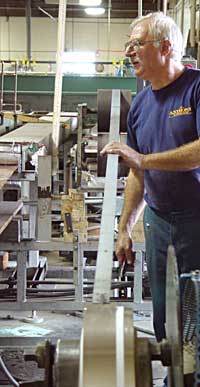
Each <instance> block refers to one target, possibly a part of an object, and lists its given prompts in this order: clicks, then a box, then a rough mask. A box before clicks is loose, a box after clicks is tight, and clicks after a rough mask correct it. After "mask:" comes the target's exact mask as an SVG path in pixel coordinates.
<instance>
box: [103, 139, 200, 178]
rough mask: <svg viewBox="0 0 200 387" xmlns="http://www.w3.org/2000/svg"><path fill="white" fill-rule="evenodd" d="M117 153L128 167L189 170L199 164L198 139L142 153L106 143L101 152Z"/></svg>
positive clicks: (199, 141)
mask: <svg viewBox="0 0 200 387" xmlns="http://www.w3.org/2000/svg"><path fill="white" fill-rule="evenodd" d="M107 153H111V154H118V155H119V156H120V157H121V158H122V159H123V161H124V163H125V164H126V165H128V166H129V167H130V168H139V169H142V170H149V169H154V170H160V171H189V170H191V169H194V168H197V167H199V166H200V139H198V140H195V141H193V142H191V143H188V144H186V145H182V146H180V147H178V148H176V149H172V150H169V151H165V152H159V153H151V154H148V155H144V154H141V153H138V152H136V151H135V150H134V149H132V148H130V147H129V146H128V145H125V144H124V145H123V144H120V143H117V142H113V143H110V144H107V145H106V146H105V147H104V149H103V150H102V152H101V154H102V155H104V154H107Z"/></svg>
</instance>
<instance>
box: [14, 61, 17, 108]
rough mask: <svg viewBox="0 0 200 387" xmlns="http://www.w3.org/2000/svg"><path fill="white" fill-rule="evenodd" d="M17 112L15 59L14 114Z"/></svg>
mask: <svg viewBox="0 0 200 387" xmlns="http://www.w3.org/2000/svg"><path fill="white" fill-rule="evenodd" d="M16 113H17V61H16V62H15V84H14V114H16Z"/></svg>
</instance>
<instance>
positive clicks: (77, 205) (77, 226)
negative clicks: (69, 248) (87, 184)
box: [61, 189, 88, 243]
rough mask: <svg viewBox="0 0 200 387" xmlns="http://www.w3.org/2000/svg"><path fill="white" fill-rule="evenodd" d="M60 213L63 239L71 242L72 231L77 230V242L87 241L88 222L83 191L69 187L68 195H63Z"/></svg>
mask: <svg viewBox="0 0 200 387" xmlns="http://www.w3.org/2000/svg"><path fill="white" fill-rule="evenodd" d="M61 215H62V219H63V221H64V241H65V242H73V232H75V231H76V232H77V231H78V234H79V242H82V243H85V242H87V228H88V222H87V219H86V213H85V198H84V193H82V192H78V191H76V190H75V189H70V190H69V195H63V196H62V208H61ZM67 219H68V220H69V221H67Z"/></svg>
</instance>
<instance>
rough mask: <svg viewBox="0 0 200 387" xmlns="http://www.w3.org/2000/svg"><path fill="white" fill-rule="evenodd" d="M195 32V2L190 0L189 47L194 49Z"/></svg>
mask: <svg viewBox="0 0 200 387" xmlns="http://www.w3.org/2000/svg"><path fill="white" fill-rule="evenodd" d="M195 30H196V0H192V2H191V6H190V45H191V47H195Z"/></svg>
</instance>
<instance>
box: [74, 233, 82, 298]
mask: <svg viewBox="0 0 200 387" xmlns="http://www.w3.org/2000/svg"><path fill="white" fill-rule="evenodd" d="M73 279H74V286H75V300H76V301H80V302H82V301H83V249H82V244H81V243H79V235H78V232H74V237H73Z"/></svg>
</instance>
